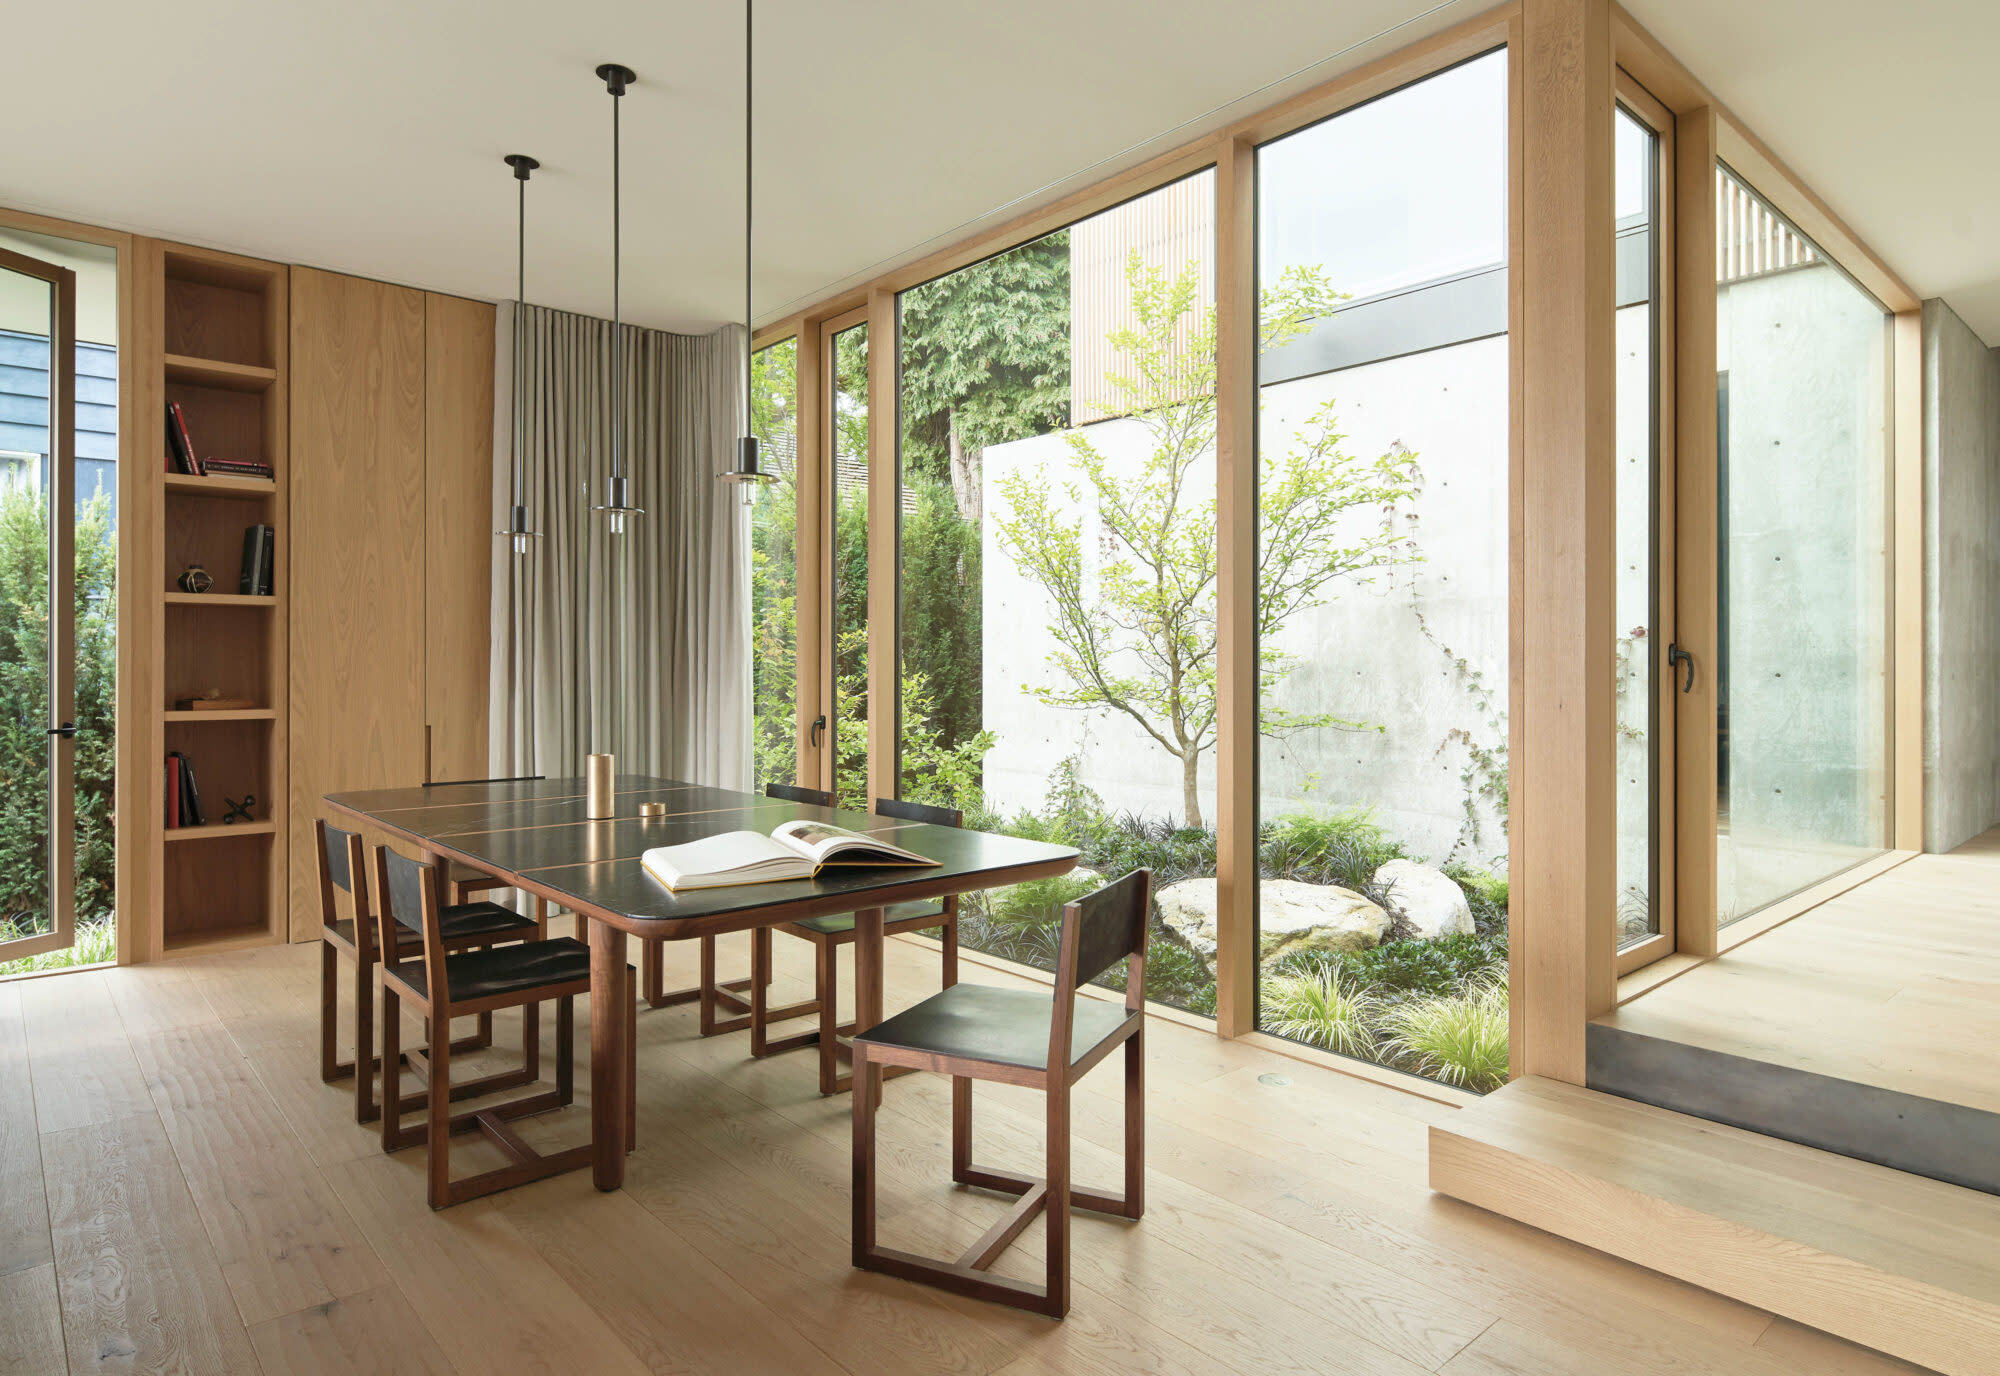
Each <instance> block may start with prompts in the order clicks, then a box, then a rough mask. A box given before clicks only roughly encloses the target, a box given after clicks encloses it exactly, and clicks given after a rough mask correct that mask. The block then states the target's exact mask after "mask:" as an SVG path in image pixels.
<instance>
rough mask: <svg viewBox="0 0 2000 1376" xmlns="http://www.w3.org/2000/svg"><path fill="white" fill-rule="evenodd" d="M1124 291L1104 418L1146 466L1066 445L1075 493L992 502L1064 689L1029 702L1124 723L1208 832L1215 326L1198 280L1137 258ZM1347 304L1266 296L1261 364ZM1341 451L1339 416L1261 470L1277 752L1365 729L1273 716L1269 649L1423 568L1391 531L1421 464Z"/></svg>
mask: <svg viewBox="0 0 2000 1376" xmlns="http://www.w3.org/2000/svg"><path fill="white" fill-rule="evenodd" d="M1126 281H1127V283H1128V285H1129V286H1130V288H1131V292H1132V318H1133V321H1134V323H1133V325H1132V326H1131V327H1130V328H1125V329H1120V330H1118V331H1115V332H1114V333H1112V334H1111V335H1110V336H1109V339H1110V342H1111V344H1112V345H1113V347H1114V348H1115V349H1116V350H1117V351H1119V353H1120V354H1122V355H1123V356H1124V357H1125V358H1126V359H1129V360H1130V365H1131V367H1130V371H1128V372H1125V373H1120V374H1115V375H1112V376H1110V377H1108V378H1107V379H1106V382H1107V384H1108V385H1109V386H1110V388H1111V392H1112V395H1111V396H1110V397H1108V398H1106V399H1105V401H1104V409H1106V410H1107V411H1109V412H1110V413H1112V414H1122V415H1128V416H1130V417H1132V419H1133V420H1135V421H1136V422H1138V424H1140V425H1141V426H1143V427H1144V428H1145V430H1146V432H1147V435H1148V438H1149V440H1150V449H1149V452H1147V453H1146V454H1145V456H1144V457H1143V458H1142V459H1141V460H1140V461H1139V463H1138V466H1137V471H1136V472H1134V473H1132V474H1131V475H1130V476H1123V475H1122V474H1121V472H1120V471H1119V470H1118V469H1117V468H1116V467H1114V465H1113V464H1112V463H1111V462H1110V461H1109V460H1108V459H1107V458H1106V456H1105V455H1104V454H1103V453H1102V452H1101V451H1100V450H1099V449H1098V447H1097V445H1096V443H1095V441H1094V440H1093V438H1092V433H1091V432H1090V431H1088V430H1072V431H1070V432H1069V434H1068V435H1067V436H1066V439H1067V442H1068V446H1069V453H1070V459H1071V463H1072V465H1073V469H1074V474H1073V476H1072V477H1071V478H1070V479H1069V480H1068V481H1066V482H1063V483H1062V484H1061V486H1060V487H1058V485H1057V483H1056V481H1055V480H1054V479H1052V478H1051V476H1050V475H1049V474H1048V473H1046V472H1040V471H1026V470H1017V471H1016V472H1013V473H1010V474H1009V475H1008V476H1007V477H1006V478H1005V479H1003V480H1002V482H1001V485H1000V487H1001V492H1002V494H1003V496H1004V497H1005V499H1006V502H1007V506H1008V508H1009V510H1008V513H1007V515H1006V516H1005V517H1003V518H1001V519H1000V521H999V529H1000V536H1001V541H1002V545H1003V547H1004V548H1005V549H1006V550H1007V552H1008V554H1009V555H1010V556H1011V557H1012V558H1013V559H1014V561H1015V563H1016V565H1017V566H1018V567H1019V568H1020V570H1021V571H1022V572H1023V573H1024V574H1026V575H1027V576H1028V577H1029V578H1031V579H1032V580H1034V581H1035V582H1036V583H1038V584H1039V585H1040V586H1041V588H1042V590H1043V592H1044V594H1046V596H1047V597H1048V599H1049V603H1050V606H1051V610H1052V613H1053V619H1052V621H1051V623H1050V627H1049V630H1050V633H1051V635H1052V636H1053V637H1054V638H1055V642H1056V649H1055V651H1054V652H1053V653H1052V654H1051V655H1050V657H1049V659H1050V663H1051V664H1052V665H1053V666H1054V667H1055V669H1056V671H1057V678H1058V682H1056V683H1054V684H1052V685H1049V686H1045V687H1031V688H1030V689H1029V691H1030V692H1032V693H1033V694H1034V696H1035V697H1036V698H1037V699H1038V700H1039V701H1041V702H1042V703H1044V704H1046V705H1048V706H1051V707H1063V708H1072V709H1079V710H1102V711H1109V712H1112V713H1116V714H1119V715H1122V716H1124V717H1126V718H1128V719H1129V720H1131V721H1132V722H1133V723H1134V724H1136V725H1137V726H1138V728H1139V729H1140V730H1141V731H1143V732H1144V733H1145V734H1146V736H1147V737H1148V738H1150V739H1151V740H1153V741H1154V742H1155V743H1156V744H1158V745H1159V746H1160V748H1161V749H1163V750H1165V751H1166V752H1167V753H1168V754H1169V755H1171V756H1173V757H1174V758H1175V759H1176V760H1178V761H1179V762H1180V765H1181V793H1182V806H1183V809H1184V817H1185V821H1186V823H1187V825H1189V826H1200V825H1202V822H1201V798H1200V791H1199V788H1198V778H1199V774H1200V768H1201V759H1202V756H1203V755H1204V754H1206V753H1207V752H1208V751H1209V750H1210V749H1212V748H1213V746H1214V743H1215V725H1216V693H1215V688H1216V619H1215V598H1216V538H1215V500H1214V498H1213V497H1203V496H1202V495H1201V484H1200V482H1199V469H1200V468H1201V466H1202V465H1204V464H1207V463H1210V462H1212V460H1213V455H1214V449H1215V332H1216V312H1215V307H1214V306H1213V305H1210V304H1207V303H1205V302H1203V301H1202V300H1201V299H1200V296H1199V287H1200V275H1199V268H1198V265H1196V264H1193V263H1190V264H1188V265H1187V267H1186V268H1185V269H1184V270H1182V271H1181V272H1180V273H1178V274H1176V275H1173V276H1169V275H1168V274H1167V273H1165V272H1164V271H1162V270H1160V269H1159V268H1155V267H1152V266H1150V265H1148V264H1147V263H1146V262H1145V261H1144V259H1143V258H1142V257H1141V256H1140V255H1139V254H1138V253H1137V252H1136V251H1135V252H1133V254H1132V255H1131V258H1130V260H1129V261H1128V263H1127V266H1126ZM1341 299H1342V298H1341V295H1340V293H1338V292H1335V291H1334V290H1333V289H1332V288H1331V287H1330V286H1329V285H1328V284H1327V282H1326V280H1325V276H1324V274H1323V273H1322V272H1320V271H1319V270H1318V269H1316V268H1291V269H1288V270H1287V271H1286V272H1285V274H1284V275H1283V277H1282V278H1280V280H1279V281H1278V283H1277V284H1276V286H1274V287H1273V288H1271V289H1269V290H1267V291H1266V292H1265V293H1264V294H1263V299H1262V301H1261V303H1260V305H1261V310H1260V314H1259V331H1258V333H1259V339H1258V346H1259V349H1260V350H1268V349H1273V348H1277V347H1279V346H1281V345H1283V344H1286V343H1288V342H1290V341H1291V340H1294V339H1297V338H1298V337H1300V336H1301V335H1303V334H1304V333H1305V332H1306V331H1307V330H1309V329H1310V328H1311V327H1312V322H1313V321H1314V320H1316V319H1318V318H1320V317H1322V316H1324V315H1325V314H1327V313H1328V311H1329V310H1330V309H1331V308H1332V306H1333V305H1334V303H1336V302H1337V301H1339V300H1341ZM1345 438H1346V437H1345V436H1344V435H1342V434H1341V433H1340V430H1339V418H1338V416H1337V414H1336V409H1335V403H1334V402H1333V401H1330V400H1329V401H1327V402H1325V403H1323V404H1322V405H1320V406H1319V407H1317V408H1316V409H1315V410H1314V411H1313V412H1312V413H1311V414H1310V415H1309V416H1307V417H1306V418H1305V420H1304V422H1303V423H1302V424H1301V425H1300V426H1299V427H1298V430H1297V432H1296V433H1295V435H1294V436H1293V437H1292V440H1291V443H1290V444H1289V445H1288V446H1286V447H1284V448H1283V449H1282V450H1280V449H1279V448H1278V447H1277V446H1270V447H1269V448H1268V451H1267V452H1265V453H1264V454H1263V455H1262V456H1261V460H1260V472H1259V487H1258V518H1259V521H1260V524H1261V530H1260V536H1259V545H1258V563H1257V589H1258V599H1257V631H1258V644H1259V646H1260V651H1259V655H1260V662H1259V689H1260V691H1259V694H1258V703H1259V709H1260V713H1261V719H1260V722H1259V728H1260V729H1261V730H1262V731H1263V732H1264V733H1265V734H1267V735H1272V736H1287V735H1291V734H1294V733H1297V732H1301V731H1307V730H1312V729H1316V728H1324V727H1337V728H1345V729H1363V728H1364V727H1365V726H1366V724H1365V723H1363V722H1359V721H1352V720H1347V719H1344V718H1341V717H1338V716H1335V715H1334V714H1332V713H1326V712H1310V713H1303V712H1293V711H1290V710H1288V709H1285V708H1282V707H1279V706H1277V705H1276V704H1275V702H1274V700H1273V699H1274V694H1275V690H1276V689H1277V688H1278V686H1279V685H1280V684H1281V683H1282V682H1283V681H1284V680H1285V678H1286V677H1287V676H1288V675H1289V674H1290V673H1291V671H1292V670H1293V669H1294V668H1295V667H1296V660H1295V659H1294V657H1292V656H1290V655H1287V654H1285V653H1284V652H1283V651H1281V650H1280V649H1278V648H1277V646H1276V637H1277V633H1278V632H1279V631H1280V630H1281V629H1282V628H1283V627H1284V626H1285V625H1286V624H1287V623H1289V622H1290V621H1291V620H1292V618H1294V617H1296V616H1298V615H1300V614H1301V613H1304V612H1307V611H1309V610H1311V609H1312V608H1314V607H1317V606H1321V605H1323V604H1324V603H1325V602H1326V601H1327V600H1328V599H1330V598H1331V597H1332V596H1333V595H1334V592H1333V589H1334V587H1335V585H1336V584H1338V583H1340V582H1346V583H1350V584H1363V583H1367V582H1370V581H1372V579H1373V577H1374V575H1375V574H1376V573H1377V572H1378V571H1380V570H1382V569H1385V568H1388V567H1391V566H1393V565H1396V564H1402V563H1407V562H1410V561H1413V560H1416V559H1419V558H1421V555H1420V554H1419V552H1418V550H1417V548H1416V546H1415V544H1414V542H1413V541H1412V540H1411V539H1410V538H1409V537H1408V536H1407V534H1405V533H1404V532H1403V531H1402V530H1401V529H1400V528H1399V524H1398V519H1397V517H1398V513H1399V512H1400V511H1401V510H1402V508H1403V507H1404V506H1405V504H1407V503H1408V502H1410V501H1411V500H1413V499H1414V498H1415V496H1416V493H1417V490H1418V486H1419V483H1420V480H1421V474H1420V472H1419V470H1418V467H1417V460H1416V455H1415V454H1413V453H1411V452H1409V451H1407V450H1404V449H1402V448H1400V447H1399V448H1396V449H1393V450H1391V451H1390V452H1388V453H1385V454H1382V455H1380V456H1379V457H1376V458H1373V459H1365V458H1357V457H1355V456H1354V455H1351V454H1349V453H1347V452H1346V451H1345V450H1344V449H1343V448H1342V447H1341V444H1342V441H1343V440H1344V439H1345ZM1086 507H1087V508H1088V509H1090V510H1094V511H1095V513H1096V517H1097V522H1098V525H1099V526H1100V528H1101V531H1102V543H1101V548H1100V550H1099V551H1097V557H1096V558H1095V559H1094V560H1092V559H1087V558H1086V545H1085V540H1084V532H1083V529H1082V525H1083V523H1082V522H1080V521H1079V520H1078V518H1077V516H1078V512H1079V511H1081V510H1084V509H1086ZM1093 565H1094V567H1093Z"/></svg>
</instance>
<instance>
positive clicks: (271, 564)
mask: <svg viewBox="0 0 2000 1376" xmlns="http://www.w3.org/2000/svg"><path fill="white" fill-rule="evenodd" d="M263 530H264V574H263V578H262V579H261V580H260V581H259V582H258V584H257V591H258V592H259V593H260V594H262V595H263V596H265V597H269V596H271V595H272V593H273V592H275V591H276V586H275V582H276V580H275V579H274V578H273V573H274V571H275V570H276V569H277V567H278V532H277V531H275V530H273V529H272V528H271V527H270V526H265V527H264V528H263Z"/></svg>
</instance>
